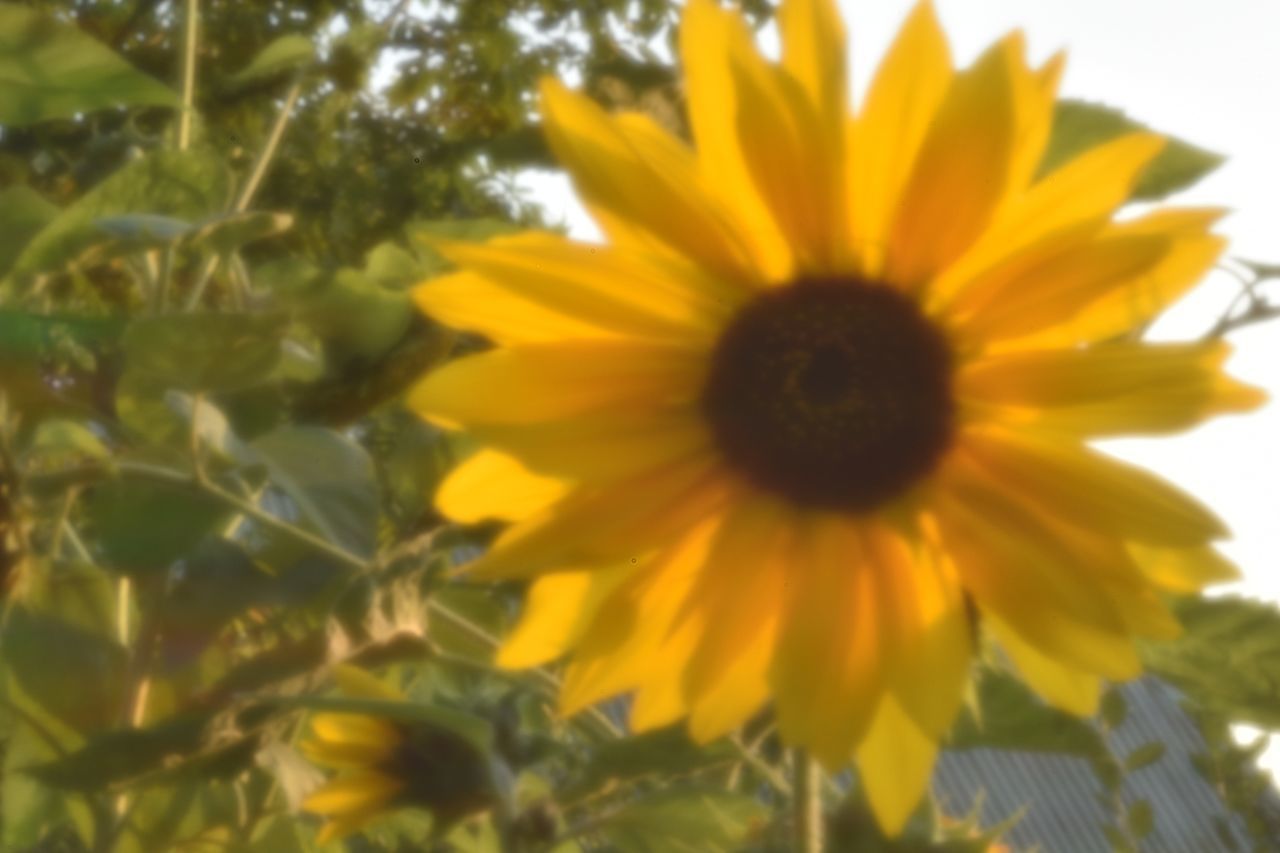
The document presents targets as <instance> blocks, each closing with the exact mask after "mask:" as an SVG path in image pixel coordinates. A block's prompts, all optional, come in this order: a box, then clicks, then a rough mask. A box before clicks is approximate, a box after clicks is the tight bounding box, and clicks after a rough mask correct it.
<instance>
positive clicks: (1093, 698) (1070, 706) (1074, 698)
mask: <svg viewBox="0 0 1280 853" xmlns="http://www.w3.org/2000/svg"><path fill="white" fill-rule="evenodd" d="M984 624H986V625H987V627H989V628H990V629H991V631H992V633H994V634H995V637H996V639H997V640H998V641H999V643H1000V646H1001V648H1003V649H1004V650H1005V651H1006V652H1007V653H1008V654H1009V657H1010V658H1011V659H1012V660H1013V665H1014V666H1016V667H1017V668H1018V673H1019V674H1020V675H1021V676H1022V679H1023V680H1024V681H1026V682H1027V684H1029V685H1031V689H1032V690H1034V691H1036V693H1038V694H1040V696H1041V697H1042V698H1043V699H1044V700H1045V701H1046V702H1048V703H1049V704H1050V705H1052V706H1053V707H1055V708H1060V709H1061V710H1063V711H1066V712H1068V713H1071V714H1076V715H1077V716H1081V717H1091V716H1093V715H1094V714H1095V713H1096V712H1097V710H1098V699H1099V697H1100V696H1101V694H1102V681H1101V679H1099V678H1098V676H1096V675H1093V674H1092V673H1088V672H1082V671H1081V670H1078V669H1073V668H1072V667H1069V666H1064V665H1063V664H1062V663H1060V662H1059V661H1057V660H1054V659H1053V658H1052V657H1049V656H1047V655H1045V654H1043V653H1041V652H1040V650H1039V649H1037V648H1036V647H1035V646H1033V645H1031V644H1030V643H1027V642H1026V641H1024V640H1023V639H1022V638H1021V637H1020V636H1019V635H1018V632H1017V631H1015V630H1013V628H1011V627H1009V626H1008V625H1007V624H1006V623H1005V622H1004V621H1002V620H1001V619H1000V618H999V617H996V616H993V615H991V614H986V616H985V619H984Z"/></svg>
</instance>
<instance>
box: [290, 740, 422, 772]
mask: <svg viewBox="0 0 1280 853" xmlns="http://www.w3.org/2000/svg"><path fill="white" fill-rule="evenodd" d="M298 748H299V749H300V750H301V751H302V754H303V755H305V756H306V757H307V760H308V761H310V762H311V763H313V764H318V765H320V766H321V767H333V768H337V769H351V770H362V769H367V768H369V767H373V766H376V765H378V764H380V763H381V762H383V761H386V760H387V759H388V758H390V757H391V756H393V755H395V753H396V750H397V749H399V748H400V744H399V742H398V741H384V742H382V743H378V744H369V743H334V742H332V741H325V740H320V739H318V738H317V739H304V740H302V741H299V743H298Z"/></svg>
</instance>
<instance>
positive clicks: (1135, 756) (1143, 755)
mask: <svg viewBox="0 0 1280 853" xmlns="http://www.w3.org/2000/svg"><path fill="white" fill-rule="evenodd" d="M1167 751H1168V747H1166V746H1165V745H1164V744H1163V743H1161V742H1160V741H1158V740H1153V741H1149V742H1148V743H1144V744H1143V745H1142V746H1140V747H1138V748H1137V749H1135V750H1134V751H1133V752H1131V753H1129V755H1128V756H1126V757H1125V760H1124V769H1125V771H1126V772H1129V773H1132V772H1134V771H1135V770H1141V769H1142V768H1144V767H1150V766H1151V765H1152V764H1155V763H1156V762H1157V761H1159V760H1160V759H1162V758H1164V754H1165V753H1166V752H1167Z"/></svg>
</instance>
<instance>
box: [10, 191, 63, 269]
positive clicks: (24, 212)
mask: <svg viewBox="0 0 1280 853" xmlns="http://www.w3.org/2000/svg"><path fill="white" fill-rule="evenodd" d="M57 215H58V208H57V206H55V205H53V204H50V203H49V202H47V201H45V199H44V197H43V196H41V195H40V194H39V193H38V192H36V191H35V190H33V189H31V187H28V186H21V185H19V186H16V187H9V188H8V189H4V190H0V276H3V275H4V274H5V273H6V272H8V271H9V267H11V266H12V265H13V262H14V261H15V260H16V259H17V257H18V255H19V254H21V253H22V249H23V247H24V246H26V245H27V241H28V240H30V239H31V238H32V237H33V236H34V235H35V234H36V233H38V232H39V231H40V229H41V228H43V227H44V226H46V225H48V224H49V223H50V222H52V221H53V219H54V217H56V216H57Z"/></svg>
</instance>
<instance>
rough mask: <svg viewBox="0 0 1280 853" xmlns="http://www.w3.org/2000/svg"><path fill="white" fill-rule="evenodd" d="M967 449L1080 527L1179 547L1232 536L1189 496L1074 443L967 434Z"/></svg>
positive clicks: (993, 471)
mask: <svg viewBox="0 0 1280 853" xmlns="http://www.w3.org/2000/svg"><path fill="white" fill-rule="evenodd" d="M964 443H965V447H966V449H967V450H968V451H969V452H970V453H971V454H972V456H973V458H975V459H977V460H978V462H979V464H981V465H983V466H984V467H985V468H986V469H987V470H988V472H990V473H991V475H992V476H994V477H996V478H997V479H999V480H1000V481H1001V482H1003V483H1005V484H1006V485H1007V486H1008V487H1010V488H1012V489H1015V490H1017V491H1018V492H1020V493H1021V494H1023V495H1025V497H1026V499H1027V500H1029V501H1033V502H1037V503H1040V504H1042V505H1043V506H1044V507H1045V508H1046V509H1047V510H1048V511H1049V512H1050V513H1051V514H1053V515H1055V516H1058V517H1062V518H1067V519H1070V520H1071V521H1073V522H1074V523H1076V524H1079V525H1080V526H1082V527H1088V528H1091V529H1095V530H1108V531H1111V532H1112V533H1114V534H1115V535H1117V536H1119V537H1121V538H1124V539H1139V540H1142V541H1145V542H1153V543H1157V544H1163V545H1175V546H1178V545H1182V546H1195V545H1201V544H1203V543H1204V542H1205V541H1207V540H1209V539H1215V538H1219V537H1222V536H1226V535H1227V529H1226V527H1225V526H1224V525H1223V524H1222V521H1221V520H1219V519H1218V518H1217V517H1216V516H1215V515H1214V514H1213V513H1212V512H1210V511H1209V510H1208V509H1207V508H1206V507H1205V506H1203V505H1202V504H1201V503H1199V502H1198V501H1196V500H1195V499H1194V498H1192V497H1191V496H1190V495H1187V494H1185V493H1183V492H1181V491H1179V490H1178V489H1176V488H1174V487H1173V486H1171V485H1169V484H1167V483H1165V482H1164V481H1163V480H1161V479H1159V478H1158V477H1156V476H1154V475H1152V474H1150V473H1148V472H1146V471H1144V470H1142V469H1141V468H1138V467H1136V466H1133V465H1129V464H1126V463H1124V462H1120V461H1119V460H1116V459H1109V458H1107V457H1106V456H1103V455H1102V454H1100V453H1097V452H1095V451H1093V450H1090V449H1089V448H1087V447H1085V446H1084V445H1083V444H1080V443H1078V442H1076V441H1074V440H1071V439H1065V440H1064V439H1057V440H1052V439H1050V440H1045V439H1036V438H1033V437H1031V436H1028V435H1021V436H1019V435H1015V434H1013V433H1011V432H1008V431H999V432H996V431H988V432H970V433H967V434H966V435H965V438H964Z"/></svg>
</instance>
